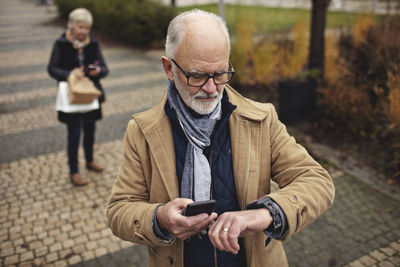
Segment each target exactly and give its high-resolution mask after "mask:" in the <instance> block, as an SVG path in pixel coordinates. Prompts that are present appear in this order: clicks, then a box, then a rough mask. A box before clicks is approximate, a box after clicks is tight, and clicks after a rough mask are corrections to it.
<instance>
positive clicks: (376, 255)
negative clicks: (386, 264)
mask: <svg viewBox="0 0 400 267" xmlns="http://www.w3.org/2000/svg"><path fill="white" fill-rule="evenodd" d="M369 255H370V256H371V257H372V258H374V259H376V260H377V261H382V260H384V259H386V258H387V256H386V255H385V254H383V253H381V252H379V251H377V250H376V251H373V252H371V253H370V254H369Z"/></svg>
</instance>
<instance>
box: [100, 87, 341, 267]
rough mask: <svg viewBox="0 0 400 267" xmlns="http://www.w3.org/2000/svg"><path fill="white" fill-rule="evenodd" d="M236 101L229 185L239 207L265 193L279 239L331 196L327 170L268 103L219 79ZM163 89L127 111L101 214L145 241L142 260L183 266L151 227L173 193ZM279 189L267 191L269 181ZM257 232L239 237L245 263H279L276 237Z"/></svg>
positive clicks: (158, 266) (251, 266)
mask: <svg viewBox="0 0 400 267" xmlns="http://www.w3.org/2000/svg"><path fill="white" fill-rule="evenodd" d="M226 91H227V93H228V97H229V100H230V102H231V103H232V104H234V105H237V108H236V109H235V110H234V112H233V113H232V115H231V117H230V119H229V128H230V136H231V143H232V158H233V168H234V178H235V185H236V192H237V195H238V200H239V204H240V207H241V208H242V209H243V208H244V207H245V206H246V205H247V204H248V203H249V202H251V201H253V200H255V199H258V198H261V197H262V196H264V195H269V196H270V197H271V198H272V199H273V200H275V201H276V202H277V203H278V204H279V206H280V207H281V208H282V209H283V211H284V212H285V214H286V217H287V220H288V225H289V230H288V233H287V235H286V237H285V240H286V239H288V238H290V237H291V236H292V235H293V234H295V233H298V232H299V231H301V230H302V229H303V228H304V227H306V226H307V225H309V224H310V223H312V222H313V221H314V220H315V219H316V218H317V217H318V216H319V215H321V214H322V213H323V212H324V211H326V210H327V209H328V208H329V207H330V206H331V205H332V203H333V199H334V194H335V189H334V185H333V182H332V179H331V178H330V176H329V174H328V172H327V171H326V170H325V169H323V168H322V167H321V166H320V165H319V164H318V163H317V162H316V161H314V160H313V159H312V158H311V156H310V155H309V154H308V153H307V151H306V150H305V149H304V148H303V147H302V146H300V145H298V144H296V142H295V140H294V138H293V137H290V136H289V135H288V133H287V131H286V128H285V126H284V125H283V124H282V123H280V122H279V120H278V118H277V114H276V112H275V109H274V107H273V105H271V104H261V103H257V102H254V101H251V100H249V99H246V98H244V97H242V96H241V95H239V94H238V93H237V92H236V91H234V90H233V89H232V88H231V87H229V86H226ZM166 99H167V98H166V95H164V97H163V99H162V101H161V102H160V103H159V104H158V105H156V106H155V107H153V108H152V109H150V110H148V111H145V112H143V113H140V114H137V115H134V117H133V120H131V121H130V122H129V125H128V128H127V130H126V133H125V138H124V158H123V162H122V165H121V167H120V170H119V173H118V178H117V180H116V182H115V184H114V186H113V188H112V194H111V198H110V201H109V204H108V209H107V216H108V220H109V225H110V227H111V229H112V231H113V233H114V234H115V235H116V236H118V237H120V238H121V239H124V240H128V241H131V242H134V243H140V244H144V245H146V246H148V253H149V254H148V256H149V257H148V258H149V266H155V267H162V266H183V242H182V240H174V241H173V242H171V243H165V242H163V241H162V240H160V239H158V238H157V237H156V236H155V235H154V232H153V226H152V219H153V213H154V209H155V208H156V206H157V205H159V204H160V203H166V202H168V201H170V200H173V199H175V198H178V197H179V185H178V179H177V176H176V169H175V168H176V166H175V151H174V143H173V136H172V131H171V124H170V121H169V118H168V117H167V115H166V114H165V112H164V105H165V103H166ZM271 179H273V180H274V181H276V182H277V183H278V185H279V187H280V190H279V191H278V192H275V193H270V180H271ZM265 240H266V235H265V234H264V233H263V232H260V233H258V234H256V235H255V236H251V237H246V238H245V248H246V257H247V266H248V267H256V266H260V267H261V266H262V267H264V266H277V267H282V266H287V265H288V263H287V259H286V255H285V252H284V250H283V247H282V242H281V241H277V240H272V242H271V243H270V244H269V245H268V246H267V247H265Z"/></svg>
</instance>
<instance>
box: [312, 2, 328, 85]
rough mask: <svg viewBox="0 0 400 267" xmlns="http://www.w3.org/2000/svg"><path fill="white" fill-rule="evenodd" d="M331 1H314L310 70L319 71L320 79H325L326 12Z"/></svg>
mask: <svg viewBox="0 0 400 267" xmlns="http://www.w3.org/2000/svg"><path fill="white" fill-rule="evenodd" d="M329 3H330V0H312V11H311V12H312V14H311V36H310V50H309V59H308V69H309V70H312V71H314V70H318V71H319V72H318V74H319V75H318V77H319V78H321V79H323V78H324V62H325V60H324V57H325V25H326V12H327V8H328V5H329Z"/></svg>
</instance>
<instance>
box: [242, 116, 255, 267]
mask: <svg viewBox="0 0 400 267" xmlns="http://www.w3.org/2000/svg"><path fill="white" fill-rule="evenodd" d="M247 127H248V128H247V134H248V144H249V145H248V147H247V169H246V179H245V183H244V186H243V200H242V207H243V209H244V208H245V207H246V206H245V205H246V199H247V191H248V188H247V187H248V186H249V173H250V159H251V142H252V139H251V127H250V122H249V121H247ZM252 244H253V243H251V244H250V246H251V247H250V251H249V253H250V261H249V262H250V264H251V262H252V256H253V253H252V251H253V248H252ZM246 252H247V251H246ZM246 254H247V253H246Z"/></svg>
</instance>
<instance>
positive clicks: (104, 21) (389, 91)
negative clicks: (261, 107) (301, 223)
mask: <svg viewBox="0 0 400 267" xmlns="http://www.w3.org/2000/svg"><path fill="white" fill-rule="evenodd" d="M76 7H86V8H87V9H89V10H90V11H91V12H92V14H93V17H94V24H93V35H94V36H95V37H96V39H98V40H99V42H100V45H101V46H102V49H103V53H104V58H105V60H106V62H107V64H108V66H109V69H110V75H109V76H108V77H107V78H106V79H104V81H103V85H104V87H105V91H106V93H107V102H106V103H105V104H104V109H103V112H104V114H103V120H101V121H100V122H99V123H98V129H97V132H96V147H95V157H96V158H98V159H99V162H100V163H101V164H102V165H104V166H105V171H104V173H103V174H102V175H97V176H96V175H93V174H91V173H88V172H85V171H83V173H82V174H83V175H84V176H85V177H87V178H88V180H89V182H90V183H89V185H88V186H87V187H84V188H74V187H73V186H72V185H70V183H69V180H68V168H67V159H66V153H65V147H66V136H65V129H64V125H61V124H60V123H59V122H57V118H56V112H55V109H54V103H55V94H56V83H55V81H54V80H52V79H51V78H50V77H49V76H48V74H47V72H46V67H47V63H48V60H49V57H50V52H51V48H52V45H53V43H54V40H55V39H56V38H58V37H59V36H60V35H61V34H62V33H63V32H64V31H65V27H66V19H67V17H68V14H69V12H70V11H71V10H73V9H74V8H76ZM192 8H199V9H203V10H207V11H211V12H214V13H216V14H219V15H220V16H222V17H223V18H224V19H225V20H226V23H227V25H228V28H229V31H230V34H231V39H232V42H231V62H232V65H233V67H234V69H235V71H236V74H235V76H234V80H233V81H232V82H231V84H232V86H233V87H234V88H235V89H237V90H238V91H239V92H241V93H242V94H243V95H245V96H246V97H249V98H251V99H254V100H257V101H262V102H271V103H273V104H274V105H275V106H276V108H277V109H278V111H279V117H280V119H281V120H282V121H283V122H285V123H286V124H287V126H288V130H289V132H290V133H291V134H293V135H294V136H295V138H296V139H297V141H298V142H300V143H301V144H302V145H304V146H305V147H306V148H307V149H308V150H309V152H310V153H311V154H312V155H313V156H314V157H315V158H316V159H317V160H318V161H319V162H320V163H321V164H322V165H324V166H325V167H326V168H327V169H328V170H329V172H330V173H331V175H332V177H333V178H334V182H335V186H336V190H337V193H336V200H335V204H334V205H333V207H332V208H331V209H330V210H329V211H328V212H326V213H325V214H324V215H323V216H322V217H320V218H319V219H318V220H317V221H316V222H315V223H314V224H312V225H311V226H310V227H308V228H307V229H306V230H304V231H303V232H302V233H300V234H299V235H297V236H295V237H294V238H292V239H291V240H289V241H288V242H285V244H284V246H285V249H286V251H287V254H288V259H289V263H290V266H400V205H399V204H400V35H399V33H400V1H398V0H359V1H357V0H353V1H347V0H331V1H329V0H314V1H306V0H290V1H289V0H281V1H278V0H271V1H267V0H245V1H235V0H227V1H222V0H221V1H217V0H214V1H212V0H163V1H152V0H53V1H50V0H47V1H45V0H43V1H42V0H40V1H33V0H13V1H10V0H0V14H1V16H0V57H1V58H2V60H1V63H0V196H1V198H0V215H1V216H0V243H1V246H0V266H147V260H146V249H145V248H144V247H142V246H136V245H134V244H131V243H129V242H124V241H121V240H118V239H117V238H115V237H113V235H112V233H111V231H110V230H109V229H108V227H107V222H106V218H105V205H106V202H107V200H108V196H109V194H110V188H111V186H112V183H113V181H114V179H115V177H116V173H117V171H118V166H119V163H120V161H121V157H122V144H121V140H122V137H123V134H124V131H125V127H126V125H127V123H128V121H129V119H130V118H131V115H132V114H133V113H137V112H141V111H143V110H146V109H148V108H150V107H151V106H152V105H154V104H155V103H157V102H158V100H159V99H160V97H161V96H162V94H163V91H164V90H165V86H166V78H165V75H164V74H163V70H162V66H161V61H160V58H161V56H162V55H163V53H164V52H163V46H164V42H165V35H166V30H167V26H168V23H169V21H170V20H171V19H172V18H173V17H174V16H176V15H177V14H179V13H181V12H184V11H186V10H190V9H192ZM80 162H83V154H82V151H80Z"/></svg>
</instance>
